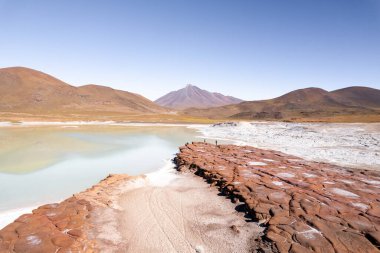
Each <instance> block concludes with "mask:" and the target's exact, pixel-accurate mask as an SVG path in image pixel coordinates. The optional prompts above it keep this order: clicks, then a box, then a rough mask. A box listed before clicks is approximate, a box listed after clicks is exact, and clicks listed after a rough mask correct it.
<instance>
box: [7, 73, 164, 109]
mask: <svg viewBox="0 0 380 253" xmlns="http://www.w3.org/2000/svg"><path fill="white" fill-rule="evenodd" d="M0 112H11V113H16V112H21V113H39V114H44V113H57V114H66V113H69V114H70V113H71V114H73V113H74V114H75V113H80V114H86V113H88V114H95V113H99V114H107V113H119V114H152V113H165V112H167V110H166V109H164V108H162V107H160V106H158V105H156V104H155V103H153V102H152V101H150V100H148V99H146V98H144V97H143V96H140V95H138V94H134V93H131V92H126V91H121V90H115V89H112V88H109V87H105V86H100V85H93V84H91V85H84V86H81V87H74V86H71V85H69V84H67V83H64V82H63V81H61V80H58V79H56V78H54V77H52V76H50V75H47V74H45V73H42V72H40V71H36V70H33V69H28V68H23V67H12V68H3V69H0Z"/></svg>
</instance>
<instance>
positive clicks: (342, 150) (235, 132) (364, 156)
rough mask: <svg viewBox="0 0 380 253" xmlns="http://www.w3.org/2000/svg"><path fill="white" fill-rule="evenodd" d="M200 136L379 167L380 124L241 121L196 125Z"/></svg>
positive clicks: (360, 165)
mask: <svg viewBox="0 0 380 253" xmlns="http://www.w3.org/2000/svg"><path fill="white" fill-rule="evenodd" d="M193 128H196V129H198V131H200V132H201V134H202V138H210V139H219V140H223V139H224V140H228V141H229V142H232V143H234V144H236V145H250V146H254V147H258V148H264V149H274V150H279V151H282V152H284V153H287V154H292V155H296V156H299V157H302V158H305V159H309V160H315V161H322V162H329V163H335V164H338V165H342V166H350V167H357V168H367V169H380V124H379V123H373V124H332V123H285V122H241V123H237V124H236V125H216V126H206V125H204V126H196V127H193Z"/></svg>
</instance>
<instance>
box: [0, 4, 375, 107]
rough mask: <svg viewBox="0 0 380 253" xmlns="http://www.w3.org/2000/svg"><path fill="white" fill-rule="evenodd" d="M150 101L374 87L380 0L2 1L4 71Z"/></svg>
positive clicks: (0, 51) (0, 60)
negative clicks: (19, 69)
mask: <svg viewBox="0 0 380 253" xmlns="http://www.w3.org/2000/svg"><path fill="white" fill-rule="evenodd" d="M9 66H25V67H30V68H33V69H37V70H41V71H43V72H46V73H49V74H51V75H53V76H55V77H58V78H59V79H62V80H63V81H65V82H68V83H70V84H73V85H84V84H88V83H95V84H101V85H106V86H111V87H114V88H118V89H122V90H127V91H132V92H136V93H140V94H142V95H144V96H146V97H148V98H149V99H156V98H158V97H160V96H161V95H164V94H165V93H167V92H169V91H172V90H177V89H180V88H182V87H183V86H185V85H186V84H187V83H191V84H194V85H197V86H199V87H200V88H204V89H207V90H210V91H218V92H222V93H224V94H227V95H233V96H236V97H239V98H242V99H246V100H255V99H264V98H271V97H275V96H278V95H281V94H283V93H286V92H288V91H290V90H293V89H297V88H304V87H310V86H314V87H321V88H324V89H327V90H334V89H337V88H341V87H346V86H354V85H361V86H370V87H374V88H380V0H257V1H256V0H247V1H239V0H225V1H224V0H215V1H212V0H186V1H185V0H160V1H158V0H151V1H143V0H136V1H127V0H125V1H121V0H120V1H106V0H102V1H100V0H87V1H84V0H64V1H52V0H46V1H42V0H33V1H30V0H25V1H23V0H0V67H9Z"/></svg>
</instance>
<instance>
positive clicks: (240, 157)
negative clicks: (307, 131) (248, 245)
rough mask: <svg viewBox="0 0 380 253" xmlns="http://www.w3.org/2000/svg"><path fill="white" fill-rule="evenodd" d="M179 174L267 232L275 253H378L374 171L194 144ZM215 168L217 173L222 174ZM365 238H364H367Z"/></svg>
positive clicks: (379, 210) (379, 216)
mask: <svg viewBox="0 0 380 253" xmlns="http://www.w3.org/2000/svg"><path fill="white" fill-rule="evenodd" d="M180 151H181V152H180V153H179V154H177V157H176V158H175V162H176V164H177V166H178V170H190V171H192V172H194V173H195V174H196V175H199V176H202V177H204V178H205V179H206V180H207V182H209V183H210V184H212V185H215V186H217V187H218V189H219V190H220V191H222V192H223V193H225V194H227V195H228V196H229V197H230V198H231V199H239V200H240V201H243V202H244V203H245V204H246V207H247V209H248V212H249V213H250V214H252V216H253V217H254V218H255V219H257V220H261V221H263V222H268V223H267V224H268V225H269V229H268V230H267V234H266V235H265V237H266V238H267V239H269V240H271V241H273V242H274V245H275V247H276V248H277V249H278V250H279V251H282V252H287V251H289V250H290V251H291V252H307V251H313V252H346V251H351V252H377V249H376V246H378V238H379V237H378V234H377V233H378V231H380V202H379V197H378V196H380V188H378V187H376V185H371V184H370V183H367V182H371V181H380V173H379V172H376V171H371V172H370V173H369V172H368V171H365V170H359V169H356V170H352V169H347V168H343V167H339V166H336V165H331V164H327V163H317V162H311V161H304V160H302V159H301V158H297V157H294V156H289V155H286V154H283V153H280V152H276V151H271V150H260V149H256V148H253V147H249V146H244V147H243V146H234V145H218V146H216V145H211V144H207V143H193V144H188V145H186V146H184V147H181V148H180ZM221 168H222V169H221ZM367 238H368V239H367Z"/></svg>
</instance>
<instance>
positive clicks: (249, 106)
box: [184, 87, 380, 121]
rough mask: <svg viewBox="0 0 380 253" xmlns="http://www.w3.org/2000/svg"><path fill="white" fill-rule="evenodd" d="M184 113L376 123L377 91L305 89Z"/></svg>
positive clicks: (379, 109) (379, 101) (379, 100)
mask: <svg viewBox="0 0 380 253" xmlns="http://www.w3.org/2000/svg"><path fill="white" fill-rule="evenodd" d="M184 113H185V114H186V115H192V116H201V117H207V118H231V119H267V120H295V119H308V118H314V119H321V120H323V119H326V118H331V117H335V118H336V117H338V118H342V117H344V118H346V119H347V117H355V118H359V117H360V118H363V117H367V118H368V117H375V118H377V120H379V119H380V117H379V116H380V90H377V89H373V88H367V87H348V88H344V89H340V90H335V91H331V92H328V91H326V90H323V89H319V88H306V89H300V90H295V91H292V92H289V93H287V94H285V95H283V96H280V97H277V98H274V99H269V100H260V101H247V102H242V103H239V104H235V105H227V106H222V107H216V108H207V109H196V108H190V109H187V110H185V111H184ZM377 120H374V121H377ZM343 121H347V120H343ZM348 121H350V120H348ZM353 121H355V120H353Z"/></svg>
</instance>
